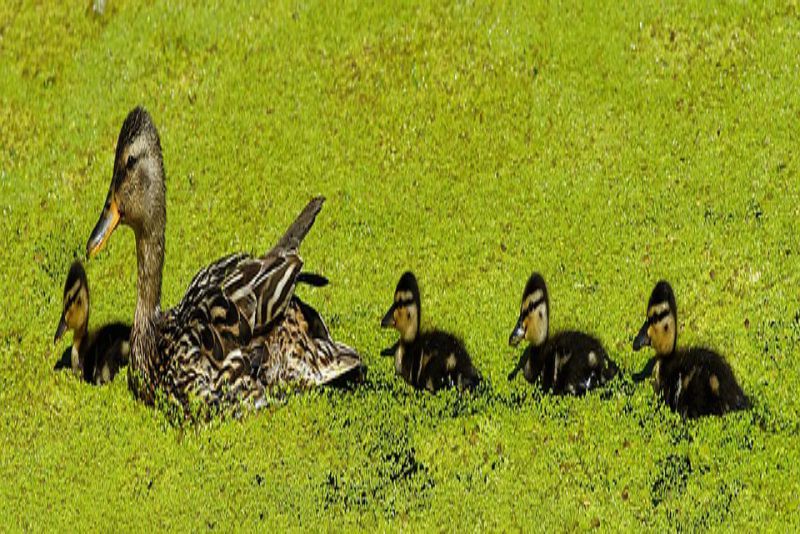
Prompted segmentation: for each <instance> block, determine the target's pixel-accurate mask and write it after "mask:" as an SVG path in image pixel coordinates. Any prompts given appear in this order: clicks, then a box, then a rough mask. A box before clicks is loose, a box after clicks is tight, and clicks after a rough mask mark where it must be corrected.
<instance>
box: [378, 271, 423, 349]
mask: <svg viewBox="0 0 800 534" xmlns="http://www.w3.org/2000/svg"><path fill="white" fill-rule="evenodd" d="M421 312H422V310H421V307H420V299H419V286H418V285H417V279H416V277H415V276H414V274H413V273H411V272H406V273H404V274H403V276H401V277H400V281H399V282H398V283H397V288H396V289H395V290H394V303H393V304H392V305H391V307H389V311H387V312H386V315H384V316H383V320H382V321H381V327H382V328H394V329H396V330H397V331H398V332H400V339H401V340H402V341H403V342H404V343H412V342H413V341H414V340H415V339H416V338H417V333H418V332H419V321H420V315H421Z"/></svg>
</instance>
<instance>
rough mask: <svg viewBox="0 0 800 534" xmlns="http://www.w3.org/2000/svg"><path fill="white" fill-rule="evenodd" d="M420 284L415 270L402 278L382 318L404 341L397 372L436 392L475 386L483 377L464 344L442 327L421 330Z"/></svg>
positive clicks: (397, 351) (396, 357)
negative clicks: (442, 329)
mask: <svg viewBox="0 0 800 534" xmlns="http://www.w3.org/2000/svg"><path fill="white" fill-rule="evenodd" d="M421 309H422V308H421V302H420V295H419V286H418V284H417V280H416V277H415V276H414V274H413V273H411V272H407V273H405V274H403V276H402V277H401V278H400V282H399V283H398V285H397V289H396V290H395V300H394V304H393V305H392V306H391V308H390V309H389V311H388V312H387V313H386V315H385V316H384V318H383V321H381V326H382V327H383V328H389V327H392V328H395V329H397V330H398V331H399V332H400V340H399V341H398V342H397V343H396V344H395V345H394V346H393V347H392V348H393V349H394V360H395V372H396V373H397V374H398V375H399V376H400V377H402V378H403V380H405V381H406V382H407V383H408V384H409V385H411V386H413V387H415V388H416V389H426V390H428V391H430V392H431V393H434V392H436V391H438V390H440V389H442V388H451V387H457V388H458V389H459V390H464V389H468V390H472V389H475V388H476V387H477V386H478V384H479V383H480V382H481V377H480V374H479V373H478V371H477V370H476V369H475V367H474V366H473V365H472V360H471V358H470V356H469V353H468V352H467V349H466V348H465V346H464V343H463V341H461V339H459V338H458V337H456V336H454V335H453V334H450V333H447V332H443V331H441V330H431V331H427V332H420V331H419V323H420V317H421Z"/></svg>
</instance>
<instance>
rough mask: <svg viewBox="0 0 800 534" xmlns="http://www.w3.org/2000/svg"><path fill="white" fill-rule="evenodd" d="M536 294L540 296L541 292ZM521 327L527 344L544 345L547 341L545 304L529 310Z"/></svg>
mask: <svg viewBox="0 0 800 534" xmlns="http://www.w3.org/2000/svg"><path fill="white" fill-rule="evenodd" d="M536 293H539V294H540V296H541V291H537V292H536ZM536 293H534V294H533V296H535V295H536ZM534 301H535V299H534ZM522 327H523V328H524V329H525V339H526V340H527V341H528V342H529V343H532V344H533V345H537V346H538V345H541V344H542V343H544V342H545V340H546V339H547V303H546V302H542V303H541V304H540V305H539V306H538V307H536V308H534V309H533V310H531V311H530V313H528V315H527V316H525V319H524V320H523V321H522Z"/></svg>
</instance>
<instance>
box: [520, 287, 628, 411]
mask: <svg viewBox="0 0 800 534" xmlns="http://www.w3.org/2000/svg"><path fill="white" fill-rule="evenodd" d="M549 313H550V301H549V298H548V293H547V286H546V285H545V283H544V278H542V276H541V275H540V274H538V273H534V274H532V275H531V277H530V278H529V279H528V283H527V284H526V286H525V291H524V292H523V294H522V305H521V307H520V313H519V320H518V321H517V325H516V327H514V330H513V332H511V336H510V337H509V339H508V343H509V345H511V346H516V345H518V344H519V343H520V341H522V340H523V339H524V340H526V341H528V343H529V345H528V348H527V349H525V352H523V353H522V356H521V357H520V359H519V362H518V363H517V366H516V367H515V368H514V370H513V371H511V373H510V374H509V375H508V379H509V380H513V379H514V378H515V377H516V375H517V373H518V372H519V371H523V375H524V376H525V379H526V380H527V381H528V382H530V383H531V384H533V383H536V382H540V383H541V386H542V388H543V389H544V390H545V391H550V392H552V393H555V394H557V395H562V394H571V395H583V394H585V393H586V392H587V391H589V390H591V389H594V388H596V387H598V386H602V385H603V384H605V383H606V382H608V381H609V380H611V379H612V378H613V377H614V376H615V375H616V374H617V371H618V369H617V366H616V364H615V363H614V362H613V361H611V359H610V358H609V357H608V354H607V353H606V351H605V349H604V348H603V345H602V343H600V341H599V340H598V339H596V338H594V337H592V336H590V335H588V334H584V333H583V332H573V331H565V332H559V333H557V334H555V335H554V336H552V337H551V336H549V329H550V316H549Z"/></svg>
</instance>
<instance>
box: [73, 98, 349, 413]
mask: <svg viewBox="0 0 800 534" xmlns="http://www.w3.org/2000/svg"><path fill="white" fill-rule="evenodd" d="M323 202H324V199H323V198H322V197H318V198H315V199H313V200H312V201H311V202H309V203H308V205H307V206H306V208H305V209H304V210H303V211H302V212H301V213H300V215H299V216H298V217H297V218H296V219H295V221H294V223H292V225H290V226H289V228H288V229H287V231H286V232H285V234H284V235H283V237H282V238H281V239H280V240H279V241H278V243H277V244H276V245H275V246H274V247H273V248H272V249H271V250H269V251H268V252H267V253H266V254H264V255H262V256H258V257H256V256H250V255H248V254H232V255H229V256H225V257H223V258H221V259H219V260H217V261H216V262H214V263H212V264H210V265H208V266H207V267H206V268H204V269H202V270H201V271H200V272H198V273H197V275H195V277H194V278H193V280H192V281H191V283H190V284H189V287H188V288H187V290H186V293H185V294H184V297H183V299H182V300H181V302H180V303H179V304H178V305H177V306H175V307H174V308H171V309H169V310H166V311H162V310H161V302H160V301H161V278H162V274H163V264H164V248H165V243H164V234H165V227H166V188H165V178H164V167H163V159H162V154H161V142H160V138H159V135H158V131H157V130H156V127H155V125H154V124H153V121H152V119H151V117H150V115H149V114H148V113H147V112H146V111H145V110H143V109H142V108H136V109H134V110H133V111H131V112H130V113H129V114H128V116H127V117H126V119H125V122H124V123H123V125H122V128H121V130H120V134H119V139H118V142H117V149H116V154H115V161H114V174H113V178H112V181H111V185H110V187H109V192H108V196H107V199H106V203H105V205H104V208H103V211H102V214H101V216H100V219H99V221H98V222H97V225H96V226H95V228H94V230H93V231H92V234H91V236H90V238H89V241H88V243H87V253H88V254H89V255H90V256H93V255H94V254H96V253H97V252H99V251H100V250H101V249H102V248H103V247H104V245H105V243H106V242H107V240H108V238H109V237H110V235H111V234H112V233H113V231H114V229H115V228H116V227H117V225H118V224H119V223H122V224H125V225H127V226H130V227H131V228H132V229H133V232H134V235H135V237H136V254H137V266H138V269H137V303H136V311H135V314H134V323H133V328H132V332H131V372H130V373H129V374H128V376H129V385H130V387H131V389H132V390H133V392H134V393H135V395H136V396H137V397H139V398H140V399H142V400H143V401H144V402H145V403H147V404H154V402H155V399H156V396H157V394H165V395H166V397H167V398H168V399H169V400H171V401H174V402H176V403H177V404H178V405H179V406H181V407H183V408H184V409H186V408H188V407H189V405H190V402H191V403H194V402H195V401H200V406H201V407H202V406H207V407H222V408H225V407H233V408H238V406H240V405H242V404H249V405H252V406H255V407H258V406H261V405H263V404H264V402H263V401H265V400H266V399H265V396H266V395H268V394H269V392H270V390H271V389H272V388H274V387H282V386H283V385H289V386H299V387H303V386H309V385H321V384H327V383H329V382H332V381H335V380H336V379H338V378H340V377H342V376H343V375H347V374H348V373H350V372H352V371H355V370H360V369H362V368H363V365H362V363H361V358H360V357H359V355H358V354H357V353H356V352H355V351H354V350H353V349H352V348H350V347H347V346H346V345H343V344H341V343H337V342H335V341H334V340H333V339H331V337H330V333H329V332H328V329H327V327H326V326H325V325H324V323H323V322H322V319H321V317H320V316H319V314H318V313H317V312H316V310H314V309H313V308H311V307H310V306H309V305H307V304H305V303H303V302H302V301H301V300H300V299H299V298H298V297H297V296H295V295H294V290H295V286H296V284H297V283H298V282H302V281H304V280H303V273H301V269H302V266H303V261H302V259H301V257H300V255H299V252H298V249H299V246H300V243H301V242H302V240H303V238H304V237H305V236H306V235H307V233H308V232H309V230H310V229H311V226H312V225H313V223H314V220H315V218H316V216H317V214H318V213H319V211H320V210H321V209H322V204H323ZM205 413H209V414H210V412H205ZM184 414H186V415H190V412H189V411H186V410H184Z"/></svg>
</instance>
